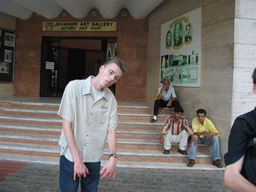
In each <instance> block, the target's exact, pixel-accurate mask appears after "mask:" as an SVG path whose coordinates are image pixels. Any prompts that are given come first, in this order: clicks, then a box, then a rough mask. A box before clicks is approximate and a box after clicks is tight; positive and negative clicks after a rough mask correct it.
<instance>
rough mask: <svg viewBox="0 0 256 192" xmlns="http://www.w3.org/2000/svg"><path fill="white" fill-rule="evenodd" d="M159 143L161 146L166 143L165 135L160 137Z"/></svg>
mask: <svg viewBox="0 0 256 192" xmlns="http://www.w3.org/2000/svg"><path fill="white" fill-rule="evenodd" d="M159 143H160V144H163V143H164V134H161V136H160V137H159Z"/></svg>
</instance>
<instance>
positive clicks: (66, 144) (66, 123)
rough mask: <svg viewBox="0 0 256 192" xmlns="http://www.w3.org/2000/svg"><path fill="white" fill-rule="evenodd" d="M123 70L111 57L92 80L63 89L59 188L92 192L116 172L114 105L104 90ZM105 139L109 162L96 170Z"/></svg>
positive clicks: (72, 84) (120, 63) (74, 83)
mask: <svg viewBox="0 0 256 192" xmlns="http://www.w3.org/2000/svg"><path fill="white" fill-rule="evenodd" d="M125 71H126V69H125V66H124V63H123V61H121V60H120V59H119V58H117V57H112V58H110V59H109V60H108V61H106V63H105V64H104V65H102V66H101V67H100V68H99V73H98V75H97V76H96V77H93V76H90V77H89V78H87V79H85V80H74V81H71V82H69V84H68V85H67V86H66V88H65V91H64V94H63V97H62V101H61V104H60V108H59V111H58V115H59V116H60V117H62V118H63V130H62V133H61V137H60V140H59V145H60V146H61V153H60V155H61V157H60V189H61V191H68V192H70V191H77V190H78V186H79V177H80V178H81V191H90V192H96V191H97V189H98V183H99V179H100V174H103V175H102V177H101V179H103V178H108V177H110V176H111V175H113V178H115V172H116V132H115V128H116V126H117V102H116V99H115V97H114V95H113V93H112V92H111V91H110V90H109V89H108V88H107V87H109V86H111V85H113V84H114V83H116V82H117V80H118V79H119V78H120V77H121V76H122V74H123V73H124V72H125ZM106 138H107V139H108V146H109V149H110V156H109V161H108V162H107V163H106V165H105V166H104V167H103V168H102V170H101V171H100V160H101V157H102V155H103V151H104V146H105V141H106Z"/></svg>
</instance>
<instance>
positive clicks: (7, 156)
mask: <svg viewBox="0 0 256 192" xmlns="http://www.w3.org/2000/svg"><path fill="white" fill-rule="evenodd" d="M17 159H18V160H19V161H21V162H31V163H46V164H55V165H58V164H59V157H42V156H34V155H22V154H11V153H0V160H10V161H17ZM106 163H107V160H102V161H101V166H104V165H105V164H106ZM116 166H117V168H119V167H122V168H137V169H169V170H204V171H224V170H225V168H217V167H215V166H213V165H212V164H199V163H196V164H195V165H194V166H193V167H187V163H172V162H171V163H166V162H138V161H119V160H117V164H116Z"/></svg>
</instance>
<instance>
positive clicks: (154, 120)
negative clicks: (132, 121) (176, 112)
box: [150, 115, 157, 123]
mask: <svg viewBox="0 0 256 192" xmlns="http://www.w3.org/2000/svg"><path fill="white" fill-rule="evenodd" d="M156 120H157V116H156V115H154V116H153V117H152V119H151V121H150V122H151V123H155V122H156Z"/></svg>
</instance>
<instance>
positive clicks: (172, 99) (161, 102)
mask: <svg viewBox="0 0 256 192" xmlns="http://www.w3.org/2000/svg"><path fill="white" fill-rule="evenodd" d="M170 84H171V83H170V80H169V79H164V80H163V85H162V86H161V87H159V88H158V94H157V100H155V105H154V116H153V118H152V119H151V121H150V122H151V123H154V122H156V121H157V115H158V109H159V108H160V107H169V108H171V107H174V108H175V107H177V106H179V105H180V103H179V101H178V100H177V96H176V94H175V91H174V88H173V87H172V86H171V85H170Z"/></svg>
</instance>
